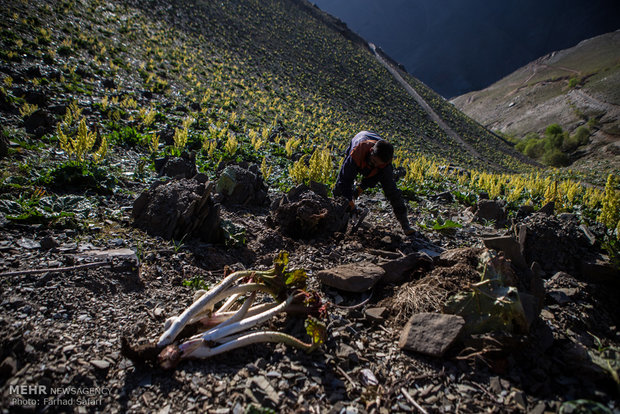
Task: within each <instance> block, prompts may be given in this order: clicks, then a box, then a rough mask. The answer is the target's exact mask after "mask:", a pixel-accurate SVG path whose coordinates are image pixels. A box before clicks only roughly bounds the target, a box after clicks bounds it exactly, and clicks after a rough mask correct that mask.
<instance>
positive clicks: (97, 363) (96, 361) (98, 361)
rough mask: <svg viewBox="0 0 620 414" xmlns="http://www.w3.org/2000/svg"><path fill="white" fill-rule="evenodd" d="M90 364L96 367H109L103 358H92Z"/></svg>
mask: <svg viewBox="0 0 620 414" xmlns="http://www.w3.org/2000/svg"><path fill="white" fill-rule="evenodd" d="M90 363H91V365H92V366H94V367H95V368H98V369H108V368H110V363H109V362H108V361H105V360H103V359H94V360H92V361H90Z"/></svg>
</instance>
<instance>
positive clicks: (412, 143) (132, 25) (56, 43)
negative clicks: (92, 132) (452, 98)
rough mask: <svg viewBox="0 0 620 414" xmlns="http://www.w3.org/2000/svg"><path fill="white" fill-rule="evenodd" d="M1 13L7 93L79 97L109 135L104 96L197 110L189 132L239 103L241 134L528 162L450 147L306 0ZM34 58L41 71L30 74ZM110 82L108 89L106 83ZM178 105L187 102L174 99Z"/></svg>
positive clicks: (37, 6) (23, 7)
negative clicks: (366, 141) (383, 141)
mask: <svg viewBox="0 0 620 414" xmlns="http://www.w3.org/2000/svg"><path fill="white" fill-rule="evenodd" d="M3 13H4V14H5V16H4V18H3V19H2V23H1V25H2V29H3V31H2V34H3V35H2V39H1V41H2V46H3V50H4V51H3V56H2V58H3V60H4V61H5V65H4V70H3V71H4V73H5V75H4V77H5V78H11V80H15V82H14V84H13V83H12V82H11V81H6V85H9V84H10V86H9V87H7V88H6V92H7V93H8V95H10V99H13V98H15V99H21V98H22V97H23V93H24V92H27V91H35V92H37V93H43V94H45V95H47V96H49V100H48V102H47V103H48V104H49V103H50V102H53V103H54V104H55V105H60V106H66V105H68V103H69V102H70V101H71V100H72V99H73V98H75V97H79V96H82V97H83V98H78V101H79V105H80V106H81V107H86V106H90V111H87V112H86V113H90V114H91V116H90V117H87V118H88V119H87V120H88V122H89V125H91V126H92V127H96V128H97V129H98V130H99V131H100V133H105V132H107V128H105V126H103V125H101V124H100V123H98V122H96V120H95V119H96V116H98V115H100V114H101V113H102V112H105V110H104V111H102V110H101V108H100V107H98V106H97V104H98V103H99V102H101V101H105V100H106V99H108V100H109V99H111V98H112V97H113V96H114V95H115V96H117V97H118V98H119V99H123V97H126V98H127V97H131V98H132V99H134V100H135V101H136V103H137V105H138V107H140V108H148V107H150V108H154V109H156V110H157V111H159V113H161V114H164V113H166V114H169V116H164V117H163V118H162V119H159V120H158V121H156V122H155V123H154V124H153V126H154V127H155V129H157V128H168V129H170V128H174V127H175V126H178V125H180V124H181V120H182V118H184V117H186V116H191V117H193V119H195V120H196V121H197V122H196V123H195V124H194V126H192V127H190V130H189V132H190V137H191V135H192V133H194V132H196V133H199V132H200V131H201V130H204V129H205V128H206V127H207V126H208V125H209V122H206V119H209V120H210V122H216V121H218V120H219V121H221V122H226V121H227V120H228V118H229V117H230V116H232V114H233V113H234V114H235V115H234V116H233V118H235V120H236V124H238V125H237V127H238V128H237V129H238V131H236V132H237V133H239V134H240V137H239V139H241V140H244V139H247V133H248V130H249V129H260V128H267V127H270V126H274V125H277V126H278V128H280V129H279V131H280V132H281V135H282V136H283V137H287V138H301V139H302V140H303V141H304V144H305V143H309V144H310V145H311V146H316V145H319V144H322V143H328V144H330V145H331V146H332V148H334V149H335V151H336V152H339V151H340V150H342V149H343V148H344V147H345V145H346V142H347V140H348V139H350V137H351V136H353V135H354V134H355V133H356V132H357V131H359V130H362V129H373V130H375V131H377V132H379V133H381V134H383V135H384V136H386V137H388V138H390V139H392V140H393V141H394V142H395V143H396V144H397V145H398V146H399V147H400V148H401V149H403V150H405V151H407V152H409V153H415V152H421V153H424V154H426V155H432V156H438V157H440V158H445V159H449V160H450V162H453V163H456V164H459V165H462V166H465V167H476V168H481V169H488V168H492V169H495V170H521V169H523V168H525V167H524V166H523V165H521V163H520V162H519V161H515V159H514V158H513V157H512V156H511V155H510V154H509V151H507V152H505V153H503V155H502V154H500V155H501V156H500V157H497V159H496V160H494V163H495V165H488V164H487V163H484V162H481V161H480V160H479V159H477V158H476V157H472V156H471V154H469V153H467V152H463V153H458V154H454V153H452V151H451V145H452V140H451V139H450V138H449V137H447V136H446V134H445V133H444V132H443V131H442V130H441V129H440V128H438V127H437V125H436V124H435V122H433V121H432V120H431V119H430V118H429V117H428V115H427V114H426V112H425V111H424V110H423V109H422V108H421V107H420V105H418V104H417V103H416V102H415V101H414V100H412V99H411V98H410V97H409V96H408V95H407V93H406V92H405V91H404V90H403V89H402V88H401V87H400V85H398V84H397V82H396V81H394V79H392V77H391V76H390V75H389V73H388V72H387V71H386V70H385V68H383V67H382V66H381V65H380V64H379V63H378V62H376V60H375V59H374V58H373V56H372V54H371V52H370V51H369V50H368V47H367V46H366V44H365V42H364V41H363V40H362V39H360V38H359V37H358V36H357V35H355V34H354V33H352V32H351V31H349V30H348V29H347V28H346V26H345V25H344V24H342V23H341V22H339V21H338V20H336V19H334V18H333V17H331V16H329V15H327V14H325V13H323V12H321V11H320V10H319V9H317V8H315V7H313V6H312V5H311V4H310V3H308V2H306V1H303V0H294V1H283V0H271V1H266V2H258V1H239V0H228V1H221V2H216V3H214V2H207V1H196V2H192V1H185V2H166V1H149V2H147V1H128V2H118V3H115V2H108V3H105V4H102V3H98V2H92V3H91V2H86V3H79V2H73V1H66V2H62V3H55V2H40V3H34V4H25V3H21V4H11V6H10V7H8V8H7V9H5V10H4V11H3ZM16 16H17V17H16ZM19 16H36V17H33V18H28V17H23V18H21V17H19ZM34 66H37V67H39V69H40V70H39V73H38V74H35V75H33V76H29V75H22V72H23V71H28V70H29V69H30V68H31V67H34ZM50 73H54V75H53V77H50V76H49V75H50ZM60 75H62V78H63V80H64V82H58V79H59V76H60ZM57 78H58V79H57ZM41 79H44V82H43V83H41V82H39V81H40V80H41ZM104 81H105V82H106V84H107V85H108V86H111V87H109V88H108V87H104V88H101V86H102V85H103V83H104ZM64 92H69V94H63V93H64ZM76 92H77V93H76ZM145 92H149V93H145ZM18 95H19V96H18ZM69 95H71V96H69ZM19 105H21V101H20V102H17V103H16V104H15V105H13V108H12V109H10V110H9V112H11V111H12V113H13V114H14V115H16V114H17V112H18V111H17V109H18V108H17V106H19ZM179 107H180V108H186V109H188V111H185V112H183V111H181V112H177V113H176V114H175V113H174V111H170V110H168V109H166V108H172V109H174V108H179ZM190 108H191V109H190ZM124 112H128V111H124ZM122 115H123V116H128V117H129V116H130V114H129V113H127V114H125V113H123V114H122ZM459 122H461V121H459ZM201 125H202V126H201ZM500 145H504V144H502V143H500Z"/></svg>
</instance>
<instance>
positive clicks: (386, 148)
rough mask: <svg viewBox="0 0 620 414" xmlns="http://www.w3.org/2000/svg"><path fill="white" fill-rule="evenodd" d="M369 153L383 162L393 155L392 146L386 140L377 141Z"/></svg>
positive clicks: (390, 158) (390, 159) (388, 160)
mask: <svg viewBox="0 0 620 414" xmlns="http://www.w3.org/2000/svg"><path fill="white" fill-rule="evenodd" d="M370 153H371V155H376V156H377V157H379V158H380V159H381V161H383V162H390V161H392V157H393V156H394V146H393V145H392V144H390V143H389V142H387V141H383V140H380V141H377V143H376V144H375V145H374V146H373V147H372V150H371V151H370Z"/></svg>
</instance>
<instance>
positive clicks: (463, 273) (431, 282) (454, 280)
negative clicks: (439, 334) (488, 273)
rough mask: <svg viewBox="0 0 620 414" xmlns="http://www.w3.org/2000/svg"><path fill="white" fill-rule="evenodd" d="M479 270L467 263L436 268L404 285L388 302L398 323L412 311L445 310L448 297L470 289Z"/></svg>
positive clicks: (402, 321) (476, 278) (408, 316)
mask: <svg viewBox="0 0 620 414" xmlns="http://www.w3.org/2000/svg"><path fill="white" fill-rule="evenodd" d="M478 279H479V273H478V272H477V271H476V270H475V268H473V267H471V266H468V265H466V264H464V263H459V264H457V265H455V266H452V267H440V268H435V269H434V270H433V271H432V272H431V273H429V274H427V275H426V276H424V277H422V278H421V279H419V280H415V281H412V282H409V283H406V284H404V285H402V286H401V287H400V288H399V289H398V291H397V292H396V293H395V294H394V296H393V297H391V298H390V299H389V301H388V302H387V303H386V305H385V306H386V307H388V308H389V309H390V313H391V314H392V315H395V316H394V323H395V324H397V325H399V324H400V325H402V324H403V323H405V322H406V321H407V320H408V319H409V318H410V317H411V315H413V314H415V313H422V312H441V311H442V310H443V306H444V304H445V303H446V301H447V299H448V298H449V297H450V296H452V295H454V294H455V293H457V292H460V291H463V290H467V289H468V288H469V286H470V284H471V283H474V282H477V281H478Z"/></svg>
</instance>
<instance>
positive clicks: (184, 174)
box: [155, 152, 197, 178]
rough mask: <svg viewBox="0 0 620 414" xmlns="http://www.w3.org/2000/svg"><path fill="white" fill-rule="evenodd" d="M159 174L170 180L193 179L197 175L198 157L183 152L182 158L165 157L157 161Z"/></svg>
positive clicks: (156, 168)
mask: <svg viewBox="0 0 620 414" xmlns="http://www.w3.org/2000/svg"><path fill="white" fill-rule="evenodd" d="M155 170H156V171H157V174H158V175H159V176H160V177H161V176H166V177H170V178H192V177H193V176H195V175H196V173H197V170H196V155H195V154H194V153H191V154H189V153H187V152H183V153H182V154H181V156H180V157H168V156H166V157H164V158H158V159H156V160H155Z"/></svg>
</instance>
